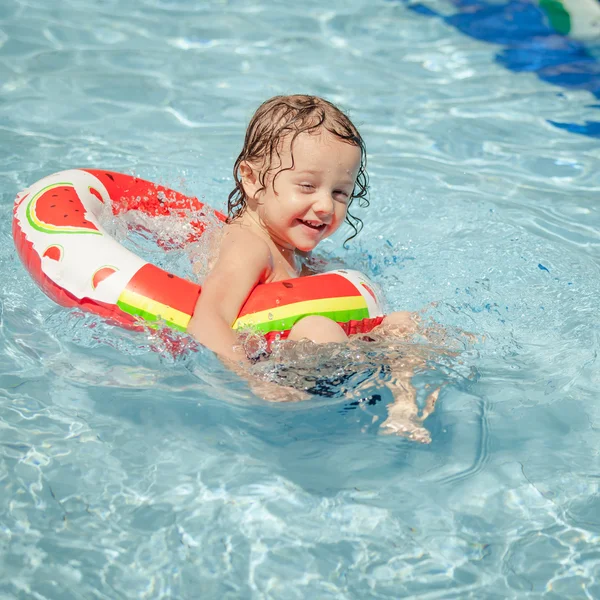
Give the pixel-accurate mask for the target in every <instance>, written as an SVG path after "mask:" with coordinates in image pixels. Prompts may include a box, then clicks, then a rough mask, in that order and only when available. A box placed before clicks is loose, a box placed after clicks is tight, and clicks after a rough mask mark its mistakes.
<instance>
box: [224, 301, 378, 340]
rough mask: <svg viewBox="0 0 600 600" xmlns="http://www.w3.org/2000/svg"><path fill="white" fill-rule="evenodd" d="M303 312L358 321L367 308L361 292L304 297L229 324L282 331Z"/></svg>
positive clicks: (301, 315)
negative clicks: (337, 295) (325, 296)
mask: <svg viewBox="0 0 600 600" xmlns="http://www.w3.org/2000/svg"><path fill="white" fill-rule="evenodd" d="M306 315H324V316H327V317H329V318H333V319H334V320H335V321H350V320H356V321H359V320H361V319H365V318H367V317H368V316H369V310H368V308H367V303H366V301H365V299H364V298H363V297H362V296H344V297H342V298H320V299H317V300H304V301H302V302H294V303H293V304H286V305H285V306H274V307H273V308H270V309H268V310H261V311H259V312H255V313H251V314H248V315H244V316H243V317H240V318H239V319H236V321H235V322H234V324H233V325H232V328H233V329H241V328H242V327H251V328H254V329H258V330H259V331H262V332H269V331H278V330H282V331H283V330H287V329H291V328H292V326H293V325H294V323H295V322H296V321H298V320H299V319H301V318H302V317H304V316H306Z"/></svg>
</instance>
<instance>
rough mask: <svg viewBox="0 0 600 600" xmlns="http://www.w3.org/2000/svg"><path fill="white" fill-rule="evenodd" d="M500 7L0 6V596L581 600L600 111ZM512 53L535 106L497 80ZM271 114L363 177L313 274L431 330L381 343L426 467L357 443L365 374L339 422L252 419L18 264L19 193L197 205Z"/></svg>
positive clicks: (594, 460)
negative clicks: (357, 142)
mask: <svg viewBox="0 0 600 600" xmlns="http://www.w3.org/2000/svg"><path fill="white" fill-rule="evenodd" d="M527 4H528V3H526V2H514V1H513V2H508V1H496V2H475V1H473V2H470V3H467V2H451V1H446V0H427V1H423V2H400V1H399V2H388V1H384V0H375V1H372V0H369V1H367V0H354V2H353V3H352V4H349V3H347V2H341V1H339V0H336V1H334V2H329V3H326V4H325V5H323V3H321V2H317V1H316V0H315V1H312V0H311V1H309V2H306V3H302V5H293V4H288V3H280V2H275V1H265V2H263V3H259V2H256V3H246V2H242V1H238V2H236V1H231V2H222V1H217V0H214V1H212V2H202V3H199V2H193V1H192V0H130V1H128V2H119V1H118V0H96V1H92V0H65V1H62V2H57V1H56V2H55V1H48V0H28V1H27V2H25V0H5V1H4V2H3V3H2V4H1V5H0V99H1V104H0V140H1V143H0V210H1V211H2V218H0V274H1V277H0V336H1V343H0V352H1V359H0V598H19V599H26V598H27V599H29V598H38V599H42V598H52V599H55V598H60V599H70V598H86V599H88V598H107V599H108V598H110V599H115V598H123V599H125V598H128V599H129V598H194V599H195V598H232V599H234V598H235V599H237V598H257V599H258V598H265V599H267V598H268V599H271V598H273V599H274V598H282V599H286V600H288V599H290V598H302V599H304V598H311V599H312V598H319V599H321V598H336V599H337V598H340V599H342V598H343V599H355V598H361V599H362V598H411V597H412V598H427V599H433V598H436V599H437V598H460V599H464V598H477V599H480V598H498V599H500V598H502V599H504V598H544V599H546V598H547V599H557V600H558V599H564V598H570V599H579V598H581V599H589V598H597V597H600V551H599V550H598V548H599V545H598V544H599V542H600V491H599V481H600V480H599V474H600V472H599V465H600V462H599V450H600V398H599V396H598V392H597V389H598V384H599V383H600V374H599V371H598V365H597V353H598V349H599V347H600V339H599V335H600V329H599V318H598V298H599V297H600V269H599V261H600V234H599V233H598V232H599V228H600V214H599V212H598V208H597V199H598V194H599V192H600V175H599V173H600V152H599V147H598V138H597V137H596V135H595V130H594V127H593V123H595V122H597V121H598V107H597V97H598V96H597V93H598V87H597V86H596V87H594V85H595V83H594V81H597V79H596V80H593V79H592V80H591V83H589V82H588V83H589V85H588V84H586V85H583V84H582V85H568V84H567V83H565V80H564V79H563V80H561V79H560V75H561V73H562V74H568V73H570V72H572V71H570V70H569V69H570V68H572V66H573V65H572V62H573V61H572V60H571V59H569V58H566V59H565V58H564V57H563V58H562V59H560V60H558V59H556V55H553V57H549V55H548V52H549V51H550V50H551V49H552V48H555V49H556V48H565V47H568V46H569V45H572V44H575V42H574V41H572V40H567V39H566V38H561V37H559V36H554V35H553V34H552V32H548V31H546V33H544V34H543V35H542V33H540V29H539V28H538V29H535V28H534V31H533V32H532V31H524V30H523V27H520V26H519V25H518V24H519V23H521V22H520V21H518V19H517V20H516V21H515V19H512V18H511V19H508V20H507V16H506V15H507V14H510V11H513V12H514V10H516V9H515V7H517V8H519V10H520V9H521V8H523V9H525V8H526V9H527V10H531V11H533V12H532V13H531V14H534V13H535V15H537V16H536V19H539V23H542V24H543V18H542V16H541V15H540V13H539V12H537V9H536V8H535V7H534V5H533V4H531V5H529V6H526V5H527ZM469 5H470V6H471V8H473V7H477V6H479V8H481V7H482V6H483V5H486V6H485V7H484V8H485V9H486V11H487V12H486V15H487V17H486V20H485V23H484V25H485V27H484V26H483V25H482V23H483V22H480V23H479V24H478V23H477V22H476V19H477V18H478V17H477V15H479V16H481V15H482V14H483V13H482V12H481V11H479V12H478V11H476V10H468V7H469ZM498 7H500V8H501V9H502V10H499V8H498ZM494 11H495V12H496V17H494ZM515 14H516V13H515ZM469 15H470V16H469ZM498 15H500V16H498ZM507 22H511V23H515V22H517V25H515V27H513V29H512V34H514V35H513V36H512V37H510V36H508V37H502V36H501V35H500V33H499V31H501V28H502V26H503V24H504V25H505V24H506V23H507ZM528 22H531V21H528ZM536 23H537V21H536ZM521 24H522V23H521ZM536 27H537V25H536ZM482 31H484V32H487V33H483V34H482V33H481V32H482ZM490 32H494V36H495V37H494V36H492V34H491V33H490ZM512 34H511V35H512ZM528 36H529V37H528ZM515 40H520V41H519V44H521V45H520V46H518V44H517V42H515ZM536 40H537V43H534V41H536ZM577 44H579V45H580V46H578V48H580V49H581V52H584V53H585V56H586V57H588V58H586V59H585V61H584V62H585V69H584V70H585V71H586V72H587V73H588V74H589V73H592V74H593V72H594V69H596V68H597V67H596V66H595V64H596V63H595V61H596V59H595V58H594V57H597V56H598V52H597V47H596V46H594V44H593V43H591V42H587V43H585V44H583V43H582V42H579V41H578V42H577ZM517 46H518V48H519V57H520V60H521V64H524V65H540V64H546V65H548V64H549V61H554V62H552V69H553V71H552V72H553V73H554V75H555V77H554V79H552V78H550V77H545V76H544V77H543V76H541V75H540V72H539V69H538V70H536V69H534V68H523V69H517V68H510V65H509V64H508V63H507V61H503V60H498V56H499V53H500V55H501V56H513V57H514V56H515V53H514V52H515V48H516V47H517ZM578 51H579V50H578ZM511 52H512V54H511ZM580 56H581V54H580ZM544 61H546V62H544ZM586 61H587V62H586ZM511 64H513V63H511ZM596 72H597V71H596ZM545 73H546V74H548V72H547V71H546V72H545ZM596 77H597V76H596ZM293 92H309V93H315V94H320V95H324V96H326V97H328V98H329V99H331V100H333V101H334V102H336V103H339V104H340V105H341V106H342V107H344V108H345V109H346V110H347V111H348V112H349V114H350V116H351V117H352V119H353V120H354V121H355V122H356V124H357V125H358V126H359V128H360V129H361V132H362V133H363V135H364V137H365V140H366V142H367V147H368V151H369V170H370V175H371V206H370V208H368V209H361V210H360V211H359V210H357V214H359V215H360V216H361V217H362V218H363V220H364V222H365V228H364V230H363V232H362V233H361V235H360V237H359V238H358V239H357V240H356V241H355V242H353V243H351V244H350V246H349V247H348V249H344V248H343V247H342V242H343V239H344V236H343V232H342V234H341V235H340V236H339V237H337V238H336V239H335V240H333V241H331V242H328V243H326V244H324V247H323V249H322V251H323V254H325V255H327V256H329V257H330V258H332V259H334V260H338V259H341V260H343V261H344V262H345V263H346V264H348V265H349V266H352V267H354V268H359V269H362V270H364V271H366V272H367V273H369V274H370V275H371V276H372V277H373V278H374V279H375V280H376V281H377V282H378V283H379V284H381V286H382V287H383V288H384V289H385V291H386V295H387V297H388V301H389V304H390V307H391V308H392V309H410V310H419V309H421V308H423V307H428V308H427V310H426V312H425V314H424V317H423V318H424V319H425V320H428V319H434V320H435V321H437V322H438V323H440V324H442V325H443V326H444V327H445V328H446V329H447V331H448V332H449V333H448V336H447V340H446V341H445V342H442V349H440V348H431V347H428V346H427V345H426V346H425V347H424V346H423V345H420V344H415V345H413V346H406V347H403V348H401V351H402V353H403V355H404V356H405V357H406V360H407V361H409V362H410V360H414V363H415V364H419V365H420V366H419V368H418V369H415V370H416V374H415V377H414V380H413V384H414V386H415V388H416V389H417V390H418V391H419V394H418V397H419V398H421V395H420V393H421V391H422V390H423V389H424V385H425V383H424V382H429V383H434V384H436V385H441V386H442V390H441V393H440V397H439V401H438V404H437V407H436V410H435V412H434V413H433V415H432V416H430V417H429V418H428V419H427V421H426V422H425V425H426V427H427V429H428V430H429V432H430V433H431V437H432V442H431V444H429V445H421V444H417V443H413V442H409V441H407V440H405V439H402V438H399V437H396V436H390V435H382V432H381V427H380V425H381V422H382V420H383V419H385V416H386V404H389V402H390V400H391V398H390V395H389V394H387V393H386V392H385V391H384V390H381V389H380V384H381V374H378V373H377V369H376V365H375V366H373V365H370V366H369V368H370V369H371V371H369V373H370V375H368V377H367V379H366V380H365V381H360V382H358V381H357V380H352V379H351V380H350V381H351V383H352V382H355V383H356V385H357V386H358V387H360V392H357V393H356V394H355V396H353V397H350V398H349V397H347V396H346V397H345V396H343V395H342V394H338V395H337V396H335V397H333V398H323V397H321V398H315V399H313V400H309V401H307V402H303V403H286V404H271V403H266V402H264V401H262V400H260V399H258V398H257V397H256V396H255V395H254V394H253V393H252V391H251V390H250V389H249V388H248V385H247V384H246V383H245V382H244V381H242V380H241V379H239V378H238V377H237V376H235V375H234V374H232V373H231V372H230V371H228V370H227V369H226V368H224V367H223V366H222V365H221V364H220V362H219V361H218V360H217V359H216V358H215V357H214V356H213V355H212V354H211V353H209V352H208V351H204V350H202V349H200V350H199V351H198V352H194V351H192V350H191V349H188V350H187V351H185V352H184V353H183V354H179V355H177V356H173V354H172V353H170V352H169V349H168V347H167V346H166V345H165V343H164V342H163V341H161V339H160V338H157V337H156V336H153V335H151V334H144V333H134V332H127V331H123V330H120V329H115V328H112V327H111V326H109V325H108V324H106V323H103V322H102V321H101V320H99V319H96V318H93V317H90V316H86V315H83V314H81V313H79V312H77V311H66V310H65V309H62V308H59V307H57V306H55V305H54V304H52V302H50V301H49V300H48V299H47V298H45V297H44V296H43V295H42V293H41V292H40V291H39V290H38V289H37V288H36V287H35V285H34V284H33V283H32V281H31V280H30V278H29V277H28V275H27V273H26V271H25V270H24V269H23V267H22V266H21V264H20V262H19V260H18V258H17V257H16V254H15V251H14V249H13V244H12V238H11V231H10V229H11V225H10V223H11V211H12V203H13V199H14V196H15V194H16V192H17V191H18V190H20V189H22V188H24V187H26V186H27V185H29V184H31V183H32V182H34V181H36V180H37V179H39V178H40V177H42V176H44V175H47V174H49V173H52V172H54V171H58V170H62V169H65V168H72V167H103V168H107V169H114V170H118V171H125V172H130V173H136V174H138V175H140V176H142V177H146V178H149V179H152V180H155V181H160V182H162V183H166V184H168V185H170V186H171V187H174V188H178V189H181V190H183V191H186V192H189V193H192V194H195V195H198V196H201V197H204V198H205V199H206V200H207V201H208V202H210V203H211V204H212V205H213V206H215V207H217V208H222V207H223V206H224V203H225V199H226V196H227V194H228V192H229V191H230V189H231V187H232V178H231V165H232V164H233V161H234V159H235V157H236V156H237V153H238V152H239V148H240V145H241V143H242V139H243V134H244V127H245V124H246V122H247V120H248V119H249V117H250V116H251V114H252V112H253V110H254V109H255V107H256V106H257V105H258V104H259V103H260V102H262V101H263V100H264V99H266V98H268V97H270V96H271V95H274V94H279V93H293ZM558 124H563V125H564V124H567V125H568V126H567V125H564V126H559V125H558ZM589 124H592V125H591V126H589ZM577 126H579V127H580V128H579V129H577ZM586 127H587V128H588V129H586ZM458 330H464V331H469V332H472V333H473V334H475V335H476V336H478V340H477V341H472V342H469V341H467V342H465V341H464V338H461V336H460V335H459V334H458V333H456V332H457V331H458ZM449 346H451V347H452V348H454V350H455V351H456V350H457V349H458V351H459V352H458V354H457V355H449V354H448V352H444V348H446V349H447V348H448V347H449ZM363 350H364V349H363ZM354 351H355V350H354V349H350V350H348V351H346V354H344V355H343V356H342V359H343V360H345V361H346V362H352V361H353V360H354V361H355V362H356V364H359V365H363V366H364V363H365V362H368V360H366V359H365V357H364V352H363V354H360V352H359V351H358V350H356V354H355V355H354V356H353V355H352V352H354ZM361 361H362V362H361ZM367 371H368V369H367ZM375 394H380V396H381V400H380V401H379V402H377V403H375V402H368V401H366V400H365V399H368V398H371V399H373V398H374V396H375ZM350 395H351V394H350ZM361 400H362V401H361Z"/></svg>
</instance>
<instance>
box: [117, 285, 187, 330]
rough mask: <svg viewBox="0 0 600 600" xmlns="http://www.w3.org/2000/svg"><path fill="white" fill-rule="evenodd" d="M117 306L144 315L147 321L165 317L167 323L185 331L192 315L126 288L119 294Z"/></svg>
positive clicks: (137, 314)
mask: <svg viewBox="0 0 600 600" xmlns="http://www.w3.org/2000/svg"><path fill="white" fill-rule="evenodd" d="M117 306H118V307H119V308H120V309H121V310H122V311H124V312H126V313H129V314H130V315H136V316H138V317H142V318H143V319H145V320H146V321H150V322H152V321H158V320H159V319H163V320H164V321H165V322H166V323H167V325H169V326H170V327H173V328H174V329H179V330H180V331H185V329H186V327H187V326H188V323H189V321H190V315H188V314H187V313H184V312H181V311H180V310H177V309H176V308H173V307H172V306H167V305H166V304H163V303H162V302H157V301H156V300H151V299H150V298H147V297H146V296H142V295H141V294H137V293H136V292H131V291H128V290H126V289H125V290H123V292H122V293H121V295H120V296H119V299H118V300H117Z"/></svg>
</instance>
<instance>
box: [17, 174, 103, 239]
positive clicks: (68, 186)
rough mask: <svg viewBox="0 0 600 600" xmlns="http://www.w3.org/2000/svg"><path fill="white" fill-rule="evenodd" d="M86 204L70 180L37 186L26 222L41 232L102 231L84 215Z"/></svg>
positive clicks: (95, 232)
mask: <svg viewBox="0 0 600 600" xmlns="http://www.w3.org/2000/svg"><path fill="white" fill-rule="evenodd" d="M85 213H86V210H85V207H84V206H83V203H82V202H81V200H80V199H79V196H78V195H77V192H76V191H75V187H74V186H73V184H72V183H66V182H60V183H53V184H51V185H49V186H46V187H45V188H43V189H42V190H40V191H39V192H38V193H37V194H36V195H35V196H33V198H31V200H30V201H29V204H28V205H27V211H26V214H27V220H28V221H29V224H30V225H31V226H32V227H33V228H34V229H36V230H37V231H41V232H42V233H79V234H81V233H91V234H94V235H102V233H101V232H100V231H98V228H97V227H96V225H94V223H92V222H91V221H88V220H87V219H86V218H85Z"/></svg>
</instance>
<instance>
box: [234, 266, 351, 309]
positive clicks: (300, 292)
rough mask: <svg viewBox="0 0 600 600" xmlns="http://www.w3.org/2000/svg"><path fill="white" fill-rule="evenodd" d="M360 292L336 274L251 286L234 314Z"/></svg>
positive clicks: (341, 296)
mask: <svg viewBox="0 0 600 600" xmlns="http://www.w3.org/2000/svg"><path fill="white" fill-rule="evenodd" d="M360 295H361V294H360V292H359V291H358V290H357V289H356V286H355V285H354V284H353V283H351V282H350V281H348V280H347V279H346V278H345V277H342V276H341V275H338V274H336V273H324V274H323V275H318V276H311V277H299V278H298V279H288V280H287V281H277V282H274V283H267V284H265V285H260V286H257V287H255V288H254V290H253V292H252V295H251V296H250V297H249V298H248V299H247V300H246V302H245V304H244V305H243V306H242V309H241V310H240V314H239V315H238V316H239V317H243V316H244V315H247V314H251V313H255V312H259V311H261V310H268V309H269V308H273V307H274V306H286V305H288V304H294V303H296V302H304V301H305V300H316V299H320V298H343V297H347V296H360Z"/></svg>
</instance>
